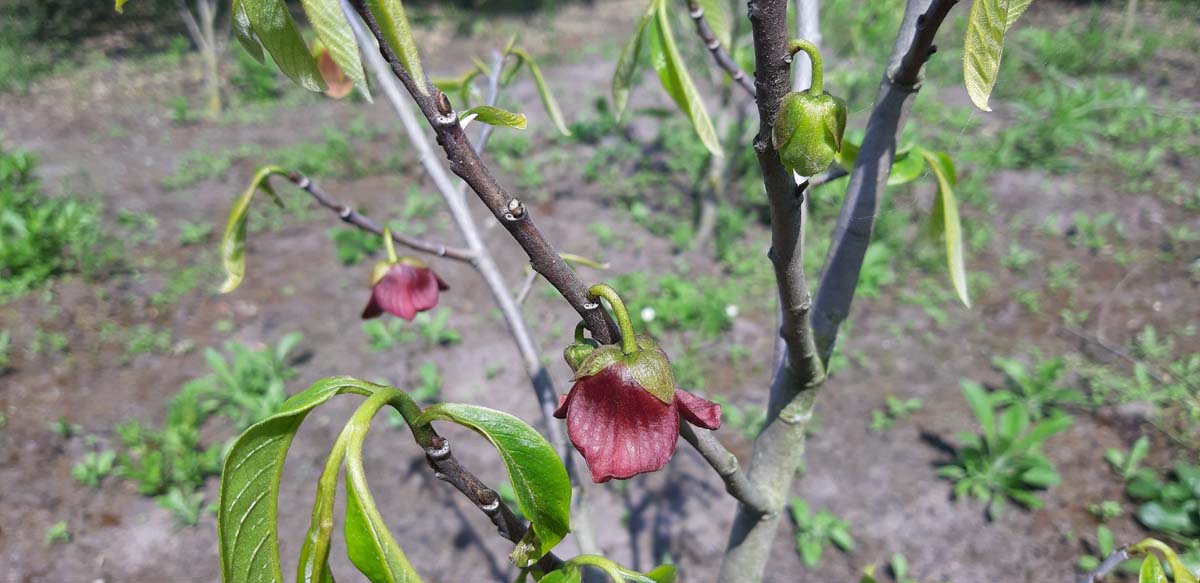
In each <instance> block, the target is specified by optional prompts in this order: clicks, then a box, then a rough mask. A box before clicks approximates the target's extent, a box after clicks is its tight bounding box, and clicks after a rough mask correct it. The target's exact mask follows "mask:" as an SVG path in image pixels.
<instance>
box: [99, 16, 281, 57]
mask: <svg viewBox="0 0 1200 583" xmlns="http://www.w3.org/2000/svg"><path fill="white" fill-rule="evenodd" d="M121 1H124V0H121ZM244 4H245V0H233V7H232V8H231V9H230V11H229V20H230V28H232V29H233V36H234V37H236V38H237V40H238V43H240V44H241V45H242V48H244V49H246V52H247V53H250V56H251V57H254V60H256V61H258V62H259V63H262V62H263V52H262V45H261V44H259V42H258V38H257V37H255V36H254V29H253V28H251V27H250V17H249V16H247V15H246V7H245V5H244Z"/></svg>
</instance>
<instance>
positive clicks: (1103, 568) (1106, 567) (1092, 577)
mask: <svg viewBox="0 0 1200 583" xmlns="http://www.w3.org/2000/svg"><path fill="white" fill-rule="evenodd" d="M1127 560H1129V551H1128V550H1127V549H1126V548H1125V547H1121V548H1119V549H1117V550H1115V551H1113V552H1112V553H1110V554H1109V555H1108V556H1107V557H1105V559H1104V561H1103V562H1102V563H1100V565H1099V566H1098V567H1096V569H1095V570H1094V571H1092V572H1091V573H1088V574H1086V575H1084V576H1082V577H1080V578H1079V583H1099V582H1100V580H1101V579H1103V578H1105V577H1107V576H1108V574H1109V573H1111V572H1113V570H1114V569H1116V568H1117V567H1120V566H1121V563H1124V562H1125V561H1127Z"/></svg>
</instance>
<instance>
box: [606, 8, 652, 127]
mask: <svg viewBox="0 0 1200 583" xmlns="http://www.w3.org/2000/svg"><path fill="white" fill-rule="evenodd" d="M657 7H658V0H650V5H649V6H647V7H646V12H645V14H642V17H641V18H640V19H639V20H638V24H637V28H636V29H634V31H633V36H632V37H630V38H629V41H628V42H626V43H625V47H624V48H622V49H621V56H620V58H618V59H617V70H616V71H614V72H613V80H612V97H613V113H614V114H615V115H616V116H617V117H618V118H620V117H621V114H623V113H625V106H626V105H627V104H628V103H629V89H630V87H632V86H633V78H634V75H635V74H636V73H637V67H638V61H639V60H640V55H641V53H642V38H643V36H645V33H646V27H647V25H649V24H650V23H651V22H653V21H654V14H655V12H656V10H655V9H656V8H657Z"/></svg>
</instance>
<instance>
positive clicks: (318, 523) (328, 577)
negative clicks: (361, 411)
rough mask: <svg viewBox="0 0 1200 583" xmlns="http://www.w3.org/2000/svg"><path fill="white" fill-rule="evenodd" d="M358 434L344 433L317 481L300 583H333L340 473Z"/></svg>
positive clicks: (351, 427)
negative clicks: (332, 554) (331, 545)
mask: <svg viewBox="0 0 1200 583" xmlns="http://www.w3.org/2000/svg"><path fill="white" fill-rule="evenodd" d="M353 430H354V425H353V424H347V425H346V427H344V428H343V429H342V433H341V434H340V435H339V436H338V438H337V441H336V442H334V444H333V451H331V452H330V453H329V458H328V459H327V460H326V461H325V469H324V471H322V472H321V477H320V479H318V480H317V497H316V500H315V501H314V502H313V512H312V521H310V522H309V526H308V533H307V534H306V535H305V536H304V546H303V547H301V549H300V566H299V567H297V569H296V581H297V582H298V583H333V573H332V572H330V570H329V539H330V537H331V536H332V535H333V504H334V498H335V497H336V495H337V482H338V480H337V478H338V470H340V469H341V467H342V460H343V459H344V458H345V457H346V444H347V443H348V442H349V440H350V434H351V433H352V432H353Z"/></svg>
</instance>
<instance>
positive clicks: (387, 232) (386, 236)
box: [383, 227, 400, 263]
mask: <svg viewBox="0 0 1200 583" xmlns="http://www.w3.org/2000/svg"><path fill="white" fill-rule="evenodd" d="M383 246H384V247H385V248H386V249H387V258H388V263H397V262H399V261H400V257H399V256H397V255H396V244H395V243H393V242H392V228H391V227H384V228H383Z"/></svg>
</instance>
